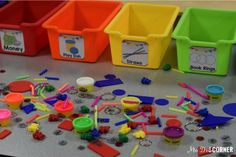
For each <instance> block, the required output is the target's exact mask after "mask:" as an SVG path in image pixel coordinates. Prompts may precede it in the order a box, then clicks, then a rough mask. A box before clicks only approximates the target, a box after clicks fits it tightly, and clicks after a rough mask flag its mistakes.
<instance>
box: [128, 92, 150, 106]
mask: <svg viewBox="0 0 236 157" xmlns="http://www.w3.org/2000/svg"><path fill="white" fill-rule="evenodd" d="M128 96H132V97H136V98H139V100H140V101H141V104H153V102H154V97H152V96H141V95H130V94H129V95H128Z"/></svg>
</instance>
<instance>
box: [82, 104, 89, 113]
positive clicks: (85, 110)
mask: <svg viewBox="0 0 236 157" xmlns="http://www.w3.org/2000/svg"><path fill="white" fill-rule="evenodd" d="M80 112H81V113H89V112H90V109H89V108H88V107H87V106H86V105H83V106H81V107H80Z"/></svg>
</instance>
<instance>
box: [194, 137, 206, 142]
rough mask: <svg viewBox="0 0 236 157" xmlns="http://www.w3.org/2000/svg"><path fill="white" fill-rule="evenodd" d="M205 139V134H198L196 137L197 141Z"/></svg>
mask: <svg viewBox="0 0 236 157" xmlns="http://www.w3.org/2000/svg"><path fill="white" fill-rule="evenodd" d="M204 139H205V138H204V137H203V136H197V137H196V140H197V141H203V140H204Z"/></svg>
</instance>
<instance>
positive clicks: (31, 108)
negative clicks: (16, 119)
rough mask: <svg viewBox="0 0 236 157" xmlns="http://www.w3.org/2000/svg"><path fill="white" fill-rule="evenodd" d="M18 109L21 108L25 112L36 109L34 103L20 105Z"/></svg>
mask: <svg viewBox="0 0 236 157" xmlns="http://www.w3.org/2000/svg"><path fill="white" fill-rule="evenodd" d="M20 109H21V110H23V111H24V112H25V113H26V114H29V113H31V112H33V111H36V108H35V106H34V104H28V105H25V106H21V107H20Z"/></svg>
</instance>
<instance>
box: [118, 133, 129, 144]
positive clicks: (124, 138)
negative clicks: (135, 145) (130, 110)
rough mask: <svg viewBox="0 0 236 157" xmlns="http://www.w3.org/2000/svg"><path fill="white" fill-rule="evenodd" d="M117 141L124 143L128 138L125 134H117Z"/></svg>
mask: <svg viewBox="0 0 236 157" xmlns="http://www.w3.org/2000/svg"><path fill="white" fill-rule="evenodd" d="M119 141H120V142H122V143H126V142H128V141H129V138H128V137H127V136H126V135H125V134H119Z"/></svg>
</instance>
